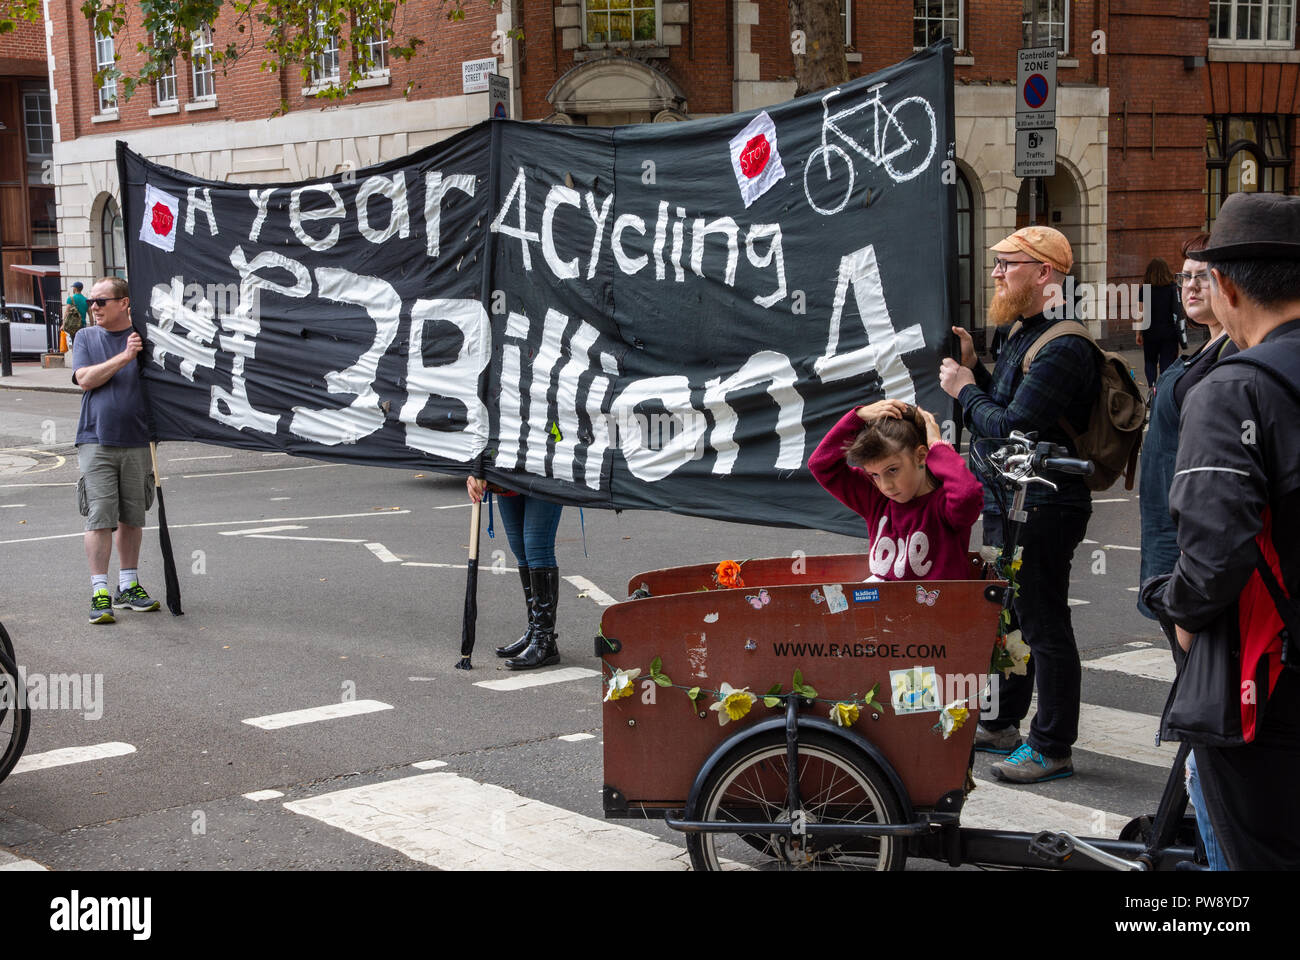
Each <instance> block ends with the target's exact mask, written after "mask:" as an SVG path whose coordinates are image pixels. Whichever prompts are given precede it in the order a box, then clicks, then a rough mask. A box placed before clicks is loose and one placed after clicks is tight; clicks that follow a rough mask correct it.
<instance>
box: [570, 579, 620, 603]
mask: <svg viewBox="0 0 1300 960" xmlns="http://www.w3.org/2000/svg"><path fill="white" fill-rule="evenodd" d="M564 579H565V580H568V581H569V583H571V584H573V585H574V586H575V587H577V588H578V589H579V590H581V591H583V592H584V593H585V594H586V595H587V596H588V597H590V598H591V599H592V600H594V601H595V602H596V603H598V604H600V605H601V606H602V607H612V606H613V605H614V604H616V603H618V601H617V600H615V599H614V598H613V597H611V596H610V595H609V594H608V593H606V592H605V591H604V590H602V589H600V587H598V586H596V585H595V584H594V583H592V582H591V581H590V580H588V579H587V578H586V577H565V578H564Z"/></svg>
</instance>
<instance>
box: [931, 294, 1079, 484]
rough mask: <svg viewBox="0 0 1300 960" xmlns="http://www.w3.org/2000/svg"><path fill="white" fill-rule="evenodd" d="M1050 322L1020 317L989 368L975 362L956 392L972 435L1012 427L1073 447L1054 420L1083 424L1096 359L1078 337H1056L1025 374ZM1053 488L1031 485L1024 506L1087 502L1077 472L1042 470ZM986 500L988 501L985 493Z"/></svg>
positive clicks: (1038, 316)
mask: <svg viewBox="0 0 1300 960" xmlns="http://www.w3.org/2000/svg"><path fill="white" fill-rule="evenodd" d="M1054 322H1055V321H1053V320H1048V319H1047V318H1046V317H1044V316H1043V314H1041V313H1039V314H1036V315H1034V316H1032V317H1028V318H1025V319H1024V321H1023V325H1022V327H1021V329H1020V331H1019V332H1018V333H1016V335H1015V336H1013V337H1011V338H1010V339H1009V340H1007V343H1006V346H1005V347H1003V349H1002V352H1001V353H1000V354H999V355H998V362H997V365H996V366H995V367H994V369H993V373H991V374H990V373H989V372H988V370H986V369H985V368H984V365H983V364H982V363H976V364H975V370H974V373H975V383H974V384H973V385H967V386H965V387H963V388H962V391H961V393H960V394H959V395H958V397H957V401H958V402H959V403H960V404H961V408H962V415H963V417H964V419H965V421H966V426H967V427H968V428H969V429H970V431H971V433H972V434H974V436H975V437H1006V436H1009V435H1010V434H1011V431H1012V430H1022V431H1024V432H1026V433H1028V432H1030V431H1033V432H1036V433H1037V434H1038V439H1039V440H1050V441H1051V442H1053V443H1059V444H1062V445H1063V446H1066V447H1069V448H1070V450H1071V452H1073V451H1074V445H1073V444H1072V443H1071V442H1070V438H1069V435H1068V434H1067V433H1066V432H1065V431H1064V430H1063V429H1062V428H1061V426H1060V424H1059V423H1058V422H1057V421H1058V420H1059V419H1060V418H1061V417H1062V416H1064V417H1065V418H1066V420H1067V421H1068V422H1069V424H1070V425H1071V426H1072V427H1073V428H1074V429H1075V430H1076V431H1077V432H1082V431H1083V430H1085V429H1087V426H1088V418H1089V415H1090V414H1091V412H1092V406H1093V403H1094V401H1095V400H1096V396H1097V391H1098V390H1099V389H1100V388H1101V371H1100V365H1101V358H1100V355H1099V354H1098V352H1097V350H1096V348H1095V347H1094V346H1093V345H1092V344H1091V343H1089V342H1088V341H1087V340H1085V339H1084V338H1083V337H1058V338H1057V339H1055V340H1053V341H1052V342H1051V343H1049V344H1048V345H1047V346H1045V347H1043V349H1042V350H1040V351H1039V352H1038V355H1037V356H1035V357H1034V362H1033V364H1032V365H1031V366H1030V368H1029V373H1024V372H1023V371H1022V370H1021V363H1022V361H1023V360H1024V358H1025V354H1026V353H1028V352H1029V348H1030V347H1031V346H1032V345H1033V343H1034V341H1035V340H1037V339H1038V338H1039V336H1040V335H1041V334H1043V333H1044V332H1045V331H1046V330H1047V328H1048V327H1049V326H1051V325H1052V324H1053V323H1054ZM1045 476H1046V477H1047V479H1049V480H1051V481H1052V482H1053V483H1055V484H1056V485H1057V487H1058V489H1057V491H1056V492H1053V491H1051V490H1049V489H1048V488H1047V487H1045V486H1043V485H1042V484H1031V485H1030V487H1029V489H1028V490H1027V491H1026V494H1025V504H1026V506H1032V505H1037V504H1042V503H1059V504H1067V503H1068V504H1078V505H1080V506H1090V505H1091V502H1092V493H1091V491H1089V490H1088V486H1087V484H1086V483H1084V481H1083V479H1082V478H1081V477H1077V476H1071V475H1069V474H1063V473H1056V472H1048V473H1047V474H1045ZM985 502H986V505H988V504H990V500H989V497H988V496H987V494H986V496H985Z"/></svg>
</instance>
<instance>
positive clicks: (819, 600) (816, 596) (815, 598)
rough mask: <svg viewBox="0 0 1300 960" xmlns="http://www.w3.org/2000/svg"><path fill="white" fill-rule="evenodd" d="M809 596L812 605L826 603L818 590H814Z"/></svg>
mask: <svg viewBox="0 0 1300 960" xmlns="http://www.w3.org/2000/svg"><path fill="white" fill-rule="evenodd" d="M811 596H812V602H813V603H825V602H826V598H825V597H823V596H822V592H821V591H820V590H814V591H813V592H812V594H811Z"/></svg>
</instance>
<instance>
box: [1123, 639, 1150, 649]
mask: <svg viewBox="0 0 1300 960" xmlns="http://www.w3.org/2000/svg"><path fill="white" fill-rule="evenodd" d="M1124 646H1126V647H1150V646H1154V644H1151V643H1148V642H1147V641H1145V640H1130V641H1129V642H1128V643H1126V644H1124Z"/></svg>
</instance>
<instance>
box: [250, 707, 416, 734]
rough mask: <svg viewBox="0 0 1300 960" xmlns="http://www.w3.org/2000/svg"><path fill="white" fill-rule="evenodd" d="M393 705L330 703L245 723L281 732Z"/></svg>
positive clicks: (254, 719)
mask: <svg viewBox="0 0 1300 960" xmlns="http://www.w3.org/2000/svg"><path fill="white" fill-rule="evenodd" d="M392 709H393V705H392V704H391V703H381V702H380V701H378V700H344V701H343V702H341V703H328V704H326V705H325V706H323V707H308V708H307V709H306V710H290V711H289V712H288V713H273V714H270V715H269V716H265V717H250V718H249V719H247V720H245V721H243V722H244V723H246V724H248V725H249V726H250V727H260V728H261V729H263V730H279V729H281V728H283V727H296V726H298V725H299V724H303V723H315V722H316V721H317V720H334V719H337V718H338V717H355V716H358V715H359V714H363V713H375V712H376V711H379V710H392Z"/></svg>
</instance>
